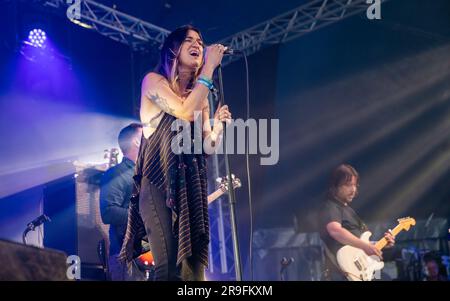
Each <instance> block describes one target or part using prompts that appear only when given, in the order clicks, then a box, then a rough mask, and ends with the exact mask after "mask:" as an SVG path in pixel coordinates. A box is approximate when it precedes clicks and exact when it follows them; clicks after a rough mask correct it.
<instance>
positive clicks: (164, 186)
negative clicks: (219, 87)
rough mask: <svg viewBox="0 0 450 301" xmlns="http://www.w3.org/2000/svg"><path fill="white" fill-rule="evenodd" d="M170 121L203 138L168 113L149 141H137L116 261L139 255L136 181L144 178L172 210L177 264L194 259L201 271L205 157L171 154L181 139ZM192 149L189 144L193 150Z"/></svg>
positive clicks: (206, 229) (206, 224)
mask: <svg viewBox="0 0 450 301" xmlns="http://www.w3.org/2000/svg"><path fill="white" fill-rule="evenodd" d="M174 122H181V123H184V126H185V127H187V126H190V127H191V138H192V139H201V137H202V134H201V129H195V130H194V126H193V125H194V123H191V124H190V125H189V123H188V122H183V121H181V120H179V119H176V118H175V117H174V116H172V115H170V114H167V113H164V116H163V117H162V119H161V121H160V122H159V124H158V127H157V128H156V130H155V132H154V133H153V134H152V135H151V136H150V137H149V139H146V138H145V137H142V142H141V146H140V149H139V155H138V159H137V161H136V171H135V172H136V174H135V176H134V180H135V181H134V184H135V185H134V191H133V195H132V198H131V202H130V210H129V214H128V227H127V232H126V235H125V241H124V244H123V246H122V250H121V252H120V255H119V258H120V259H121V260H124V261H127V262H128V263H130V261H131V260H132V258H134V257H136V256H137V255H139V254H140V253H142V252H143V251H144V250H142V249H140V246H141V240H142V239H143V238H144V237H145V236H146V233H145V227H144V224H143V222H142V218H141V216H140V214H139V196H138V195H139V190H140V185H141V179H142V177H146V178H147V179H149V180H150V183H151V184H153V185H155V186H156V188H158V189H160V190H161V191H163V192H164V194H165V196H166V200H165V201H166V205H167V207H169V208H170V209H171V210H172V232H173V233H174V236H175V238H176V239H177V241H178V256H177V264H180V263H181V261H182V260H183V259H185V258H189V257H194V259H195V260H197V261H199V262H201V263H202V264H204V265H205V266H207V265H208V244H209V216H208V199H207V187H206V185H207V179H206V158H205V155H204V154H203V153H201V154H185V153H181V154H176V153H174V152H173V151H172V148H171V143H173V142H174V141H176V140H177V138H179V137H180V135H181V134H180V135H178V131H175V130H173V129H172V128H173V123H174ZM186 123H187V124H186ZM176 128H178V127H176ZM199 131H200V133H199ZM194 133H195V135H194ZM183 138H184V137H183ZM202 142H203V141H202ZM194 145H195V144H194V143H192V146H193V147H194ZM202 145H203V144H202ZM192 150H193V149H191V151H192ZM150 247H151V246H150Z"/></svg>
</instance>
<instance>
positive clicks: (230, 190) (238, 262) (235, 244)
mask: <svg viewBox="0 0 450 301" xmlns="http://www.w3.org/2000/svg"><path fill="white" fill-rule="evenodd" d="M217 71H218V77H219V95H220V99H219V105H221V106H222V105H224V104H225V100H224V98H225V97H224V90H223V81H222V66H221V65H219V68H218V70H217ZM222 125H223V139H222V143H223V155H224V158H225V169H226V173H227V181H228V196H229V200H230V223H231V235H232V241H233V251H234V269H235V273H236V281H242V265H241V257H240V251H239V240H238V231H237V223H236V196H235V194H234V187H233V180H232V178H231V170H230V162H229V159H228V153H227V143H226V141H227V124H226V122H223V123H222Z"/></svg>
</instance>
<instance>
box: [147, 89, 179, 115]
mask: <svg viewBox="0 0 450 301" xmlns="http://www.w3.org/2000/svg"><path fill="white" fill-rule="evenodd" d="M148 97H149V98H150V100H151V101H153V102H154V103H155V104H156V105H157V106H158V107H160V108H161V110H163V111H164V112H167V113H169V114H171V115H173V113H174V110H173V109H172V108H171V107H169V104H168V103H167V100H166V99H165V98H163V97H161V96H159V95H158V93H155V94H150V93H148Z"/></svg>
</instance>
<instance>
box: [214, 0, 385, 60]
mask: <svg viewBox="0 0 450 301" xmlns="http://www.w3.org/2000/svg"><path fill="white" fill-rule="evenodd" d="M386 1H388V0H381V1H380V3H383V2H386ZM370 3H373V1H372V0H371V1H370ZM370 5H371V4H368V2H367V1H366V0H312V1H309V2H308V3H306V4H304V5H301V6H299V7H297V8H295V9H293V10H291V11H289V12H286V13H283V14H282V15H279V16H277V17H274V18H273V19H271V20H268V21H265V22H263V23H261V24H258V25H255V26H253V27H251V28H249V29H246V30H244V31H241V32H239V33H236V34H234V35H232V36H231V37H228V38H226V39H223V40H221V41H220V42H219V43H221V44H224V45H227V46H229V47H231V48H232V49H235V50H240V51H243V52H244V53H245V54H246V55H251V54H253V53H255V52H257V51H259V50H260V49H261V48H263V47H264V46H269V45H274V44H280V43H285V42H289V41H291V40H293V39H296V38H298V37H300V36H302V35H305V34H307V33H310V32H313V31H315V30H317V29H320V28H322V27H324V26H327V25H330V24H333V23H336V22H338V21H341V20H343V19H345V18H347V17H350V16H352V15H355V14H358V13H361V12H363V11H367V9H368V8H369V6H370ZM236 59H238V57H236V56H233V57H226V58H225V59H224V61H223V63H222V64H223V65H226V64H228V63H230V62H232V61H234V60H236Z"/></svg>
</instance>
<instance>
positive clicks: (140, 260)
mask: <svg viewBox="0 0 450 301" xmlns="http://www.w3.org/2000/svg"><path fill="white" fill-rule="evenodd" d="M231 180H232V183H233V188H239V187H241V186H242V183H241V180H240V179H239V178H236V177H235V176H234V175H231ZM216 182H218V183H219V187H218V188H217V189H216V190H215V191H214V192H213V193H211V194H210V195H208V205H209V204H211V203H212V202H214V201H215V200H217V199H218V198H219V197H221V196H222V195H223V194H225V193H226V192H228V176H227V177H220V178H217V179H216ZM148 246H150V245H148ZM147 250H148V249H147ZM135 261H136V263H137V264H138V266H140V267H148V266H153V265H155V263H154V261H153V254H152V252H151V251H150V250H149V251H147V252H145V253H144V254H142V255H140V256H139V257H137V258H136V259H135ZM144 269H145V268H144Z"/></svg>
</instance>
